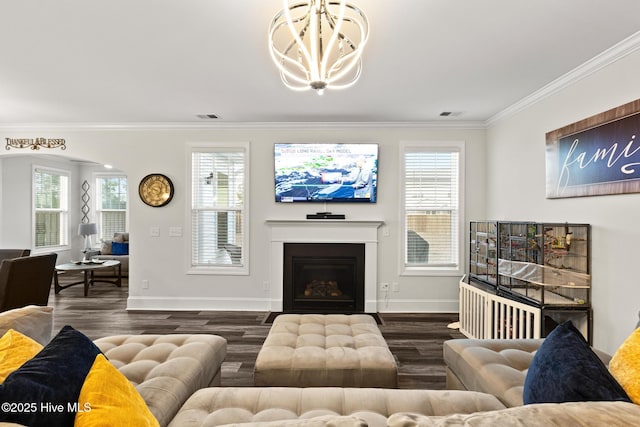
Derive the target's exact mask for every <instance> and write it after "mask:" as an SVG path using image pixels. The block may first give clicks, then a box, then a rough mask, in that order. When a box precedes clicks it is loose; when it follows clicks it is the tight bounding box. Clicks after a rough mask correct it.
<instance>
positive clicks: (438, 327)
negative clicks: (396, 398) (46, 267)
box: [49, 277, 464, 389]
mask: <svg viewBox="0 0 640 427" xmlns="http://www.w3.org/2000/svg"><path fill="white" fill-rule="evenodd" d="M70 280H77V277H76V278H72V277H64V278H63V277H61V283H64V281H70ZM124 284H125V285H126V280H124ZM127 295H128V288H127V287H126V286H123V287H122V288H118V287H116V286H114V285H110V284H106V283H97V284H95V285H94V286H92V287H91V288H90V290H89V296H87V297H84V296H83V289H82V286H81V285H78V286H73V287H70V288H68V289H64V290H63V291H61V292H60V293H59V294H58V295H56V294H55V293H54V292H53V289H52V291H51V296H50V298H49V305H51V306H53V307H54V313H55V317H54V319H55V320H54V332H57V331H58V330H60V328H62V327H63V326H64V325H71V326H73V327H74V328H76V329H78V330H79V331H81V332H83V333H84V334H85V335H87V336H88V337H90V338H91V339H96V338H100V337H104V336H108V335H118V334H171V333H187V334H192V333H196V334H198V333H206V334H215V335H220V336H222V337H224V338H226V339H227V343H228V344H227V357H226V359H225V362H224V364H223V366H222V385H223V386H252V385H253V367H254V363H255V359H256V356H257V354H258V351H259V350H260V347H261V346H262V343H263V342H264V339H265V337H266V336H267V333H268V332H269V328H270V324H267V323H265V322H264V321H265V320H266V318H267V316H268V314H269V313H268V312H254V311H188V312H183V311H127V310H126V308H125V307H126V300H127ZM379 316H380V319H381V321H382V324H381V325H380V330H381V331H382V334H383V335H384V337H385V339H386V341H387V343H388V345H389V348H390V349H391V352H392V353H393V354H394V356H395V358H396V360H397V363H398V370H399V383H400V388H419V389H444V388H445V369H444V361H443V359H442V343H443V342H444V341H445V340H448V339H451V338H464V336H463V335H462V334H460V332H459V331H457V330H455V329H449V328H448V327H447V325H449V324H450V323H452V322H455V321H457V320H458V315H457V313H449V314H441V313H429V314H424V313H401V314H400V313H398V314H396V313H380V314H379Z"/></svg>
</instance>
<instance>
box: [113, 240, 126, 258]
mask: <svg viewBox="0 0 640 427" xmlns="http://www.w3.org/2000/svg"><path fill="white" fill-rule="evenodd" d="M111 255H129V244H128V243H118V242H111Z"/></svg>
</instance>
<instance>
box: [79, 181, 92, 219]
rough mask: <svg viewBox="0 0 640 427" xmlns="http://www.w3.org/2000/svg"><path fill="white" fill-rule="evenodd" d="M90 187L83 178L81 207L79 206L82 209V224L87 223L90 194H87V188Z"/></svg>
mask: <svg viewBox="0 0 640 427" xmlns="http://www.w3.org/2000/svg"><path fill="white" fill-rule="evenodd" d="M90 188H91V186H90V185H89V183H88V182H87V181H86V180H85V181H84V182H83V183H82V207H81V208H80V209H81V210H82V223H83V224H88V223H89V210H90V208H89V201H90V200H91V196H89V189H90Z"/></svg>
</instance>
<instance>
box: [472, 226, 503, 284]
mask: <svg viewBox="0 0 640 427" xmlns="http://www.w3.org/2000/svg"><path fill="white" fill-rule="evenodd" d="M497 267H498V223H497V222H495V221H472V222H471V224H470V227H469V276H470V277H472V278H475V279H477V280H479V281H481V282H483V283H487V284H489V285H493V286H496V285H497V277H498V274H497Z"/></svg>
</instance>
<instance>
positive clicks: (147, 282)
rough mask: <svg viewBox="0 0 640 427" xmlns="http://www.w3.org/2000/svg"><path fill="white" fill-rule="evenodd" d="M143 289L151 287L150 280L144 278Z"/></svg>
mask: <svg viewBox="0 0 640 427" xmlns="http://www.w3.org/2000/svg"><path fill="white" fill-rule="evenodd" d="M142 289H149V281H148V280H146V279H145V280H143V281H142Z"/></svg>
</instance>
